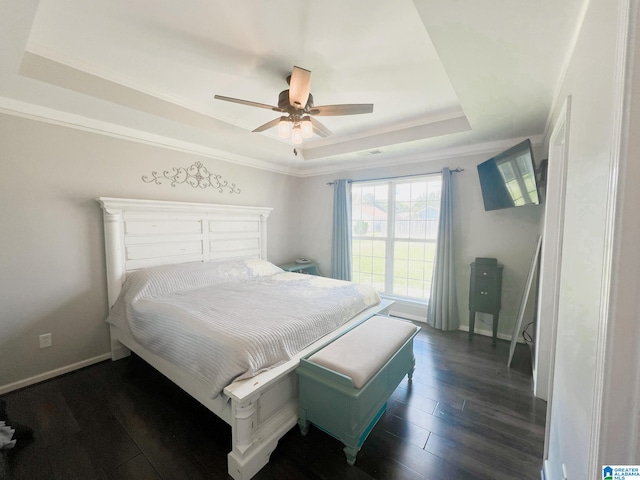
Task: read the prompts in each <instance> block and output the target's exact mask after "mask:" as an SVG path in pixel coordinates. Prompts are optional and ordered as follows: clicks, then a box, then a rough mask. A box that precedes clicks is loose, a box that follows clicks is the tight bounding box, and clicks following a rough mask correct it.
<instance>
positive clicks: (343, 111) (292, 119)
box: [214, 66, 373, 145]
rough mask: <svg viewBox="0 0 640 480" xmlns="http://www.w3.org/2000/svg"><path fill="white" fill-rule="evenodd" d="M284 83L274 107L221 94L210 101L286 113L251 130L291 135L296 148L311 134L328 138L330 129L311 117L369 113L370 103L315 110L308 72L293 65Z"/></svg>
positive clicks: (282, 136)
mask: <svg viewBox="0 0 640 480" xmlns="http://www.w3.org/2000/svg"><path fill="white" fill-rule="evenodd" d="M287 83H288V84H289V89H288V90H283V91H282V92H280V95H279V97H278V106H277V107H274V106H272V105H267V104H264V103H257V102H251V101H248V100H240V99H238V98H231V97H224V96H222V95H216V96H215V97H214V98H215V99H216V100H224V101H226V102H233V103H240V104H242V105H249V106H250V107H258V108H266V109H268V110H273V111H274V112H281V113H286V114H287V115H285V116H281V117H279V118H276V119H274V120H271V121H270V122H267V123H265V124H264V125H261V126H259V127H258V128H256V129H255V130H253V131H254V132H264V131H265V130H268V129H269V128H272V127H275V126H276V125H277V126H278V136H279V137H281V138H289V135H291V137H292V140H293V143H294V144H296V145H298V144H300V143H302V139H303V138H310V137H311V135H312V134H313V133H316V134H318V135H320V136H321V137H328V136H329V135H331V130H329V129H328V128H327V127H326V126H324V125H323V124H322V123H320V122H319V121H318V120H316V119H315V118H313V115H317V116H338V115H357V114H361V113H371V112H373V104H371V103H352V104H340V105H322V106H318V107H316V106H315V105H314V104H313V95H311V93H310V92H309V88H310V86H311V72H310V71H309V70H305V69H304V68H300V67H295V66H294V67H293V71H292V72H291V75H288V76H287Z"/></svg>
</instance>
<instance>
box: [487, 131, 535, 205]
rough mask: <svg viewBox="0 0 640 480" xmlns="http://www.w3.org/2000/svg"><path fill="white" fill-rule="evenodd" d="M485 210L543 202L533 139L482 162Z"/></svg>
mask: <svg viewBox="0 0 640 480" xmlns="http://www.w3.org/2000/svg"><path fill="white" fill-rule="evenodd" d="M478 176H479V177H480V189H481V190H482V200H483V201H484V209H485V210H498V209H501V208H509V207H520V206H523V205H539V204H540V195H539V193H538V185H537V183H536V171H535V165H534V163H533V151H532V149H531V141H530V140H529V139H527V140H525V141H524V142H521V143H519V144H518V145H516V146H514V147H511V148H510V149H509V150H506V151H504V152H502V153H501V154H499V155H496V156H495V157H493V158H490V159H489V160H487V161H486V162H482V163H481V164H480V165H478Z"/></svg>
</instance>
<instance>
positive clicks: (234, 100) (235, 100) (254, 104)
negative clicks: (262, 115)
mask: <svg viewBox="0 0 640 480" xmlns="http://www.w3.org/2000/svg"><path fill="white" fill-rule="evenodd" d="M213 98H215V99H216V100H224V101H225V102H232V103H239V104H241V105H248V106H250V107H258V108H266V109H267V110H273V111H274V112H284V110H283V109H281V108H280V107H274V106H272V105H267V104H266V103H257V102H250V101H249V100H240V99H239V98H231V97H223V96H222V95H215V96H214V97H213Z"/></svg>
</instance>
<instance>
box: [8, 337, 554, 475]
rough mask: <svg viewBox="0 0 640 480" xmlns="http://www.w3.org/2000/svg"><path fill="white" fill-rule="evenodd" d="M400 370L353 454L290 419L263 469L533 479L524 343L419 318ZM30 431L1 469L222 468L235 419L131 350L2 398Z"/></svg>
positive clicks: (535, 428)
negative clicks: (444, 328) (405, 374)
mask: <svg viewBox="0 0 640 480" xmlns="http://www.w3.org/2000/svg"><path fill="white" fill-rule="evenodd" d="M422 327H423V328H422V331H421V332H420V333H419V335H418V337H416V342H415V348H414V350H415V355H416V363H417V368H416V372H415V375H414V379H413V382H412V383H408V382H407V380H406V378H405V380H404V381H403V382H402V384H401V385H400V386H399V387H398V389H397V390H396V392H395V393H394V394H393V396H392V397H391V399H390V401H389V403H388V409H387V411H386V412H385V413H384V415H383V416H382V418H381V419H380V421H379V422H378V424H377V425H376V427H375V428H374V429H373V431H372V432H371V434H370V436H369V438H368V439H367V441H366V442H365V443H364V446H363V447H362V450H361V451H360V453H359V454H358V458H357V461H356V464H355V466H353V467H349V466H348V465H347V462H346V459H345V456H344V453H343V452H342V446H341V444H340V443H339V442H338V441H336V440H334V439H333V438H331V437H329V436H328V435H326V434H324V433H322V432H321V431H319V430H318V429H316V428H313V427H311V430H310V431H309V434H308V435H307V436H306V437H302V436H301V435H300V432H299V430H298V428H297V427H296V428H294V429H292V430H291V431H290V432H289V433H288V434H287V435H286V436H285V437H284V438H283V439H282V440H281V441H280V443H279V445H278V448H277V449H276V451H275V452H274V453H273V455H272V457H271V462H270V463H269V465H267V466H266V467H265V468H264V469H263V470H261V471H260V472H259V473H258V475H256V476H255V477H254V478H255V479H256V480H263V479H287V480H290V479H292V480H295V479H346V480H365V479H369V480H370V479H410V480H412V479H434V480H435V479H438V480H442V479H446V480H449V479H509V480H511V479H539V478H540V469H541V466H542V453H543V441H544V422H545V409H546V404H545V402H543V401H540V400H536V399H535V398H534V397H533V395H532V386H531V375H530V358H529V352H528V348H527V347H526V346H523V345H518V348H517V349H516V355H515V357H514V362H513V365H512V368H511V369H507V367H506V362H507V358H508V352H509V344H508V342H506V341H498V345H497V347H495V348H492V347H491V339H490V338H487V337H481V336H477V335H476V337H475V340H474V341H473V342H471V343H469V342H468V341H467V334H466V333H464V332H448V333H443V332H438V331H435V330H433V329H431V328H429V327H427V326H424V325H423V326H422ZM3 398H4V399H5V400H6V402H7V414H8V416H9V418H10V419H11V420H12V421H14V422H19V423H21V424H23V425H27V426H29V427H31V428H32V429H33V430H34V432H35V435H34V438H35V439H34V441H33V442H32V443H31V444H29V445H28V446H26V447H24V448H22V449H20V450H18V451H16V452H9V453H2V454H1V455H0V478H8V479H58V480H70V479H165V480H168V479H189V480H194V479H217V478H221V479H226V478H231V477H228V476H227V473H226V471H227V467H226V455H227V453H228V451H229V450H230V448H231V447H230V445H231V438H230V437H231V430H230V428H229V427H228V426H227V425H226V424H225V423H224V422H222V421H221V420H219V419H218V418H216V417H215V416H214V415H213V414H211V413H210V412H208V411H207V410H206V409H205V408H204V407H202V406H201V405H200V404H198V403H197V402H196V401H195V400H193V399H192V398H191V397H189V396H188V395H187V394H185V393H184V392H182V391H181V390H180V389H179V388H177V387H176V386H174V385H173V384H172V383H171V382H169V381H168V380H166V379H165V378H164V377H163V376H162V375H161V374H159V373H157V372H156V371H155V370H153V369H152V368H151V367H149V366H148V365H146V364H145V363H144V362H143V361H142V360H140V359H139V358H137V357H135V356H132V357H130V358H128V359H125V360H120V361H118V362H111V361H107V362H103V363H100V364H97V365H94V366H91V367H88V368H85V369H83V370H79V371H76V372H73V373H70V374H67V375H64V376H62V377H59V378H56V379H53V380H50V381H47V382H43V383H41V384H38V385H34V386H32V387H29V388H25V389H23V390H19V391H16V392H11V393H9V394H6V395H4V397H3Z"/></svg>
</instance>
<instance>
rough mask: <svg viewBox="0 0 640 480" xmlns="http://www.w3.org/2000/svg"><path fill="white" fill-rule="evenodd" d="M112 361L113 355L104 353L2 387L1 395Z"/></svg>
mask: <svg viewBox="0 0 640 480" xmlns="http://www.w3.org/2000/svg"><path fill="white" fill-rule="evenodd" d="M110 359H111V353H104V354H102V355H98V356H97V357H93V358H88V359H86V360H82V361H81V362H78V363H73V364H71V365H66V366H64V367H60V368H56V369H55V370H50V371H48V372H45V373H41V374H40V375H35V376H33V377H29V378H25V379H24V380H18V381H17V382H13V383H9V384H7V385H0V395H2V394H5V393H9V392H13V391H14V390H19V389H21V388H25V387H29V386H31V385H35V384H36V383H40V382H44V381H45V380H49V379H51V378H54V377H59V376H60V375H64V374H65V373H69V372H73V371H74V370H79V369H81V368H84V367H88V366H89V365H93V364H95V363H100V362H103V361H105V360H110Z"/></svg>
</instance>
